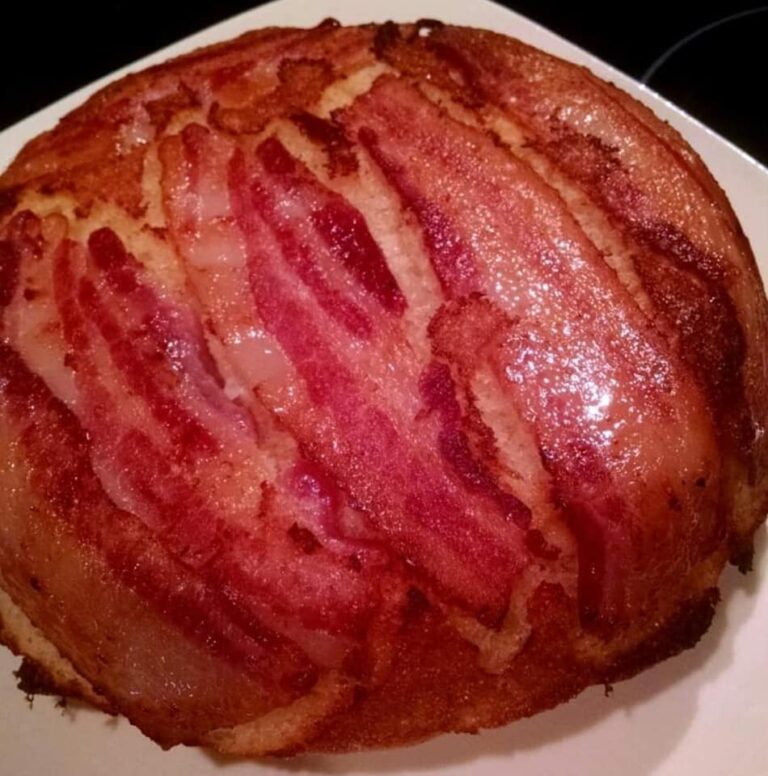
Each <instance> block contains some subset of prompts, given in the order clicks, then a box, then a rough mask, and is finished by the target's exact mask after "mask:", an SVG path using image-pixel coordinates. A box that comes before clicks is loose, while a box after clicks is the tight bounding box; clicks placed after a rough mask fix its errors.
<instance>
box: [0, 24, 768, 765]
mask: <svg viewBox="0 0 768 776" xmlns="http://www.w3.org/2000/svg"><path fill="white" fill-rule="evenodd" d="M0 312H1V313H2V318H1V319H0V320H1V321H2V323H1V324H0V325H1V327H2V328H0V335H1V336H2V341H0V449H2V451H3V467H2V469H0V481H1V482H0V494H1V495H0V514H2V521H1V522H0V640H2V641H3V642H4V643H6V644H7V645H8V646H9V647H10V648H11V649H13V650H14V651H15V652H17V653H18V654H22V655H24V656H25V657H26V662H25V669H24V671H23V672H22V674H21V678H22V680H23V683H24V686H25V688H26V689H27V690H33V691H41V692H42V691H51V690H58V691H59V692H61V693H63V694H66V695H73V696H80V697H82V698H85V699H86V700H88V701H89V702H90V703H92V704H94V705H96V706H98V707H99V708H103V709H104V710H105V711H108V712H111V713H117V712H119V713H123V714H125V715H126V716H127V717H128V718H129V719H130V720H131V721H132V722H134V724H136V725H138V726H139V727H140V728H141V729H142V730H143V731H144V732H146V733H147V734H148V735H150V736H151V737H152V738H154V739H155V740H156V741H158V742H159V743H161V744H163V745H165V746H170V745H173V744H176V743H180V742H184V743H194V744H202V745H207V746H211V747H214V748H216V749H218V750H220V751H222V752H229V753H240V754H253V755H258V754H265V753H275V754H290V753H295V752H300V751H312V750H314V751H348V750H353V749H361V748H370V747H380V746H394V745H398V744H403V743H408V742H413V741H418V740H420V739H423V738H426V737H429V736H431V735H435V734H436V733H439V732H446V731H475V730H477V729H479V728H481V727H488V726H495V725H501V724H504V723H506V722H508V721H511V720H514V719H517V718H520V717H523V716H527V715H530V714H534V713H536V712H538V711H541V710H543V709H546V708H549V707H551V706H553V705H555V704H557V703H560V702H563V701H565V700H567V699H568V698H570V697H572V696H573V695H575V694H576V693H578V692H579V691H581V690H582V689H583V688H584V687H586V686H588V685H589V684H593V683H599V682H609V681H614V680H618V679H622V678H626V677H628V676H631V675H632V674H634V673H636V672H637V671H639V670H641V669H643V668H644V667H646V666H648V665H651V664H653V663H654V662H657V661H658V660H662V659H664V658H666V657H668V656H670V655H672V654H675V653H676V652H678V651H680V650H682V649H685V648H687V647H690V646H693V645H694V644H695V643H696V641H697V640H698V638H699V637H700V636H701V634H702V633H703V632H704V631H705V630H706V628H707V627H708V625H709V622H710V620H711V617H712V615H713V612H714V606H715V603H716V601H717V581H718V577H719V574H720V572H721V570H722V568H723V566H724V564H725V563H726V562H727V560H728V559H729V558H730V559H731V560H732V561H733V562H736V563H739V564H740V565H742V566H744V565H748V563H749V558H750V551H751V544H752V536H753V534H754V531H755V530H756V529H757V527H758V526H759V525H760V523H761V522H762V520H763V517H764V513H765V509H766V500H767V498H766V494H767V491H768V475H767V473H766V472H767V469H768V439H767V438H766V436H765V433H764V430H765V425H766V421H767V420H768V389H767V386H768V350H767V349H766V343H767V341H768V339H767V338H768V323H767V322H768V312H767V310H766V300H765V297H764V294H763V292H762V287H761V284H760V279H759V277H758V274H757V270H756V266H755V262H754V258H753V256H752V254H751V252H750V249H749V245H748V243H747V241H746V239H745V237H744V235H743V234H742V232H741V229H740V227H739V225H738V222H737V221H736V219H735V217H734V215H733V212H732V211H731V209H730V206H729V205H728V202H727V200H726V198H725V196H724V195H723V193H722V191H721V190H720V189H719V187H718V185H717V183H716V182H715V181H714V180H713V179H712V178H711V176H710V175H709V173H708V171H707V170H706V168H705V167H704V166H703V164H702V162H701V160H700V159H699V158H698V157H697V156H696V154H695V153H694V152H693V151H692V150H691V149H690V148H689V147H688V146H687V145H686V144H685V143H684V141H683V140H682V139H681V138H680V137H679V136H678V135H677V134H676V133H675V132H674V131H673V130H672V129H671V128H670V127H668V126H667V125H665V124H663V123H662V122H660V121H659V120H658V119H657V118H656V117H655V116H653V114H651V113H650V112H649V111H648V110H647V109H646V108H644V107H643V106H641V105H640V104H639V103H637V102H635V101H634V100H633V99H631V98H630V97H628V96H627V95H625V94H624V93H622V92H620V91H618V90H617V89H615V88H614V87H612V86H611V85H609V84H606V83H604V82H602V81H599V80H598V79H596V78H595V77H594V76H592V75H591V74H590V73H589V72H588V71H586V70H584V69H582V68H577V67H575V66H573V65H570V64H568V63H565V62H562V61H561V60H557V59H555V58H552V57H550V56H548V55H546V54H543V53H542V52H539V51H536V50H534V49H532V48H530V47H528V46H526V45H524V44H522V43H520V42H518V41H515V40H513V39H510V38H506V37H503V36H500V35H497V34H494V33H490V32H483V31H478V30H469V29H464V28H457V27H449V26H444V25H442V24H439V23H437V22H420V23H418V24H415V25H399V26H398V25H394V24H386V25H381V26H375V25H370V26H365V27H357V28H344V27H340V26H339V25H338V24H336V23H334V22H325V23H323V24H322V25H320V26H319V27H317V28H314V29H311V30H296V29H268V30H261V31H256V32H252V33H247V34H246V35H244V36H242V37H241V38H238V39H237V40H235V41H232V42H230V43H225V44H221V45H218V46H213V47H211V48H208V49H204V50H202V51H199V52H194V53H193V54H190V55H188V56H185V57H182V58H180V59H177V60H174V61H172V62H169V63H167V64H165V65H161V66H159V67H155V68H151V69H150V70H147V71H145V72H143V73H140V74H137V75H132V76H129V77H127V78H125V79H123V80H121V81H119V82H117V83H115V84H113V85H112V86H110V87H108V88H107V89H105V90H103V91H102V92H100V93H98V94H97V95H95V96H94V97H93V98H91V99H90V100H89V101H88V102H87V103H86V104H85V105H83V106H82V107H81V108H79V109H78V110H76V111H74V112H73V113H72V114H70V115H69V116H67V117H65V118H64V119H63V120H62V121H61V122H60V124H59V125H58V126H57V127H56V128H55V129H54V130H52V131H51V132H48V133H45V134H44V135H41V136H40V137H39V138H37V139H35V140H33V141H32V142H31V143H29V144H28V145H27V146H26V147H25V148H24V149H23V150H22V152H21V153H20V154H19V156H18V157H17V159H16V160H15V161H14V163H13V164H12V165H11V167H10V168H9V170H8V171H6V172H5V173H4V175H3V176H2V177H1V178H0Z"/></svg>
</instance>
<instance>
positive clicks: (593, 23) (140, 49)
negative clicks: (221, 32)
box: [0, 0, 768, 164]
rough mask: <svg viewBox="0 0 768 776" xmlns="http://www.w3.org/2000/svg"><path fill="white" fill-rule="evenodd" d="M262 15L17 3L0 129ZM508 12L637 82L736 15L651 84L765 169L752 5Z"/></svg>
mask: <svg viewBox="0 0 768 776" xmlns="http://www.w3.org/2000/svg"><path fill="white" fill-rule="evenodd" d="M361 1H362V2H364V1H365V0H361ZM384 2H386V0H384ZM467 2H472V0H467ZM256 5H260V3H259V2H257V1H256V2H255V1H254V0H223V1H219V2H214V1H213V0H210V1H209V2H197V3H194V2H187V3H184V4H180V3H167V2H164V1H163V0H153V2H149V1H148V0H129V1H128V2H110V1H109V0H105V1H104V2H102V3H99V4H98V5H93V6H86V5H84V4H82V3H77V2H66V1H63V2H59V3H57V4H56V5H52V6H51V7H50V8H49V7H46V6H45V5H40V4H39V3H36V2H28V3H26V4H25V3H24V2H23V0H22V1H21V2H18V0H16V2H14V3H13V5H12V6H10V7H9V6H8V5H6V6H5V8H4V10H3V11H2V12H0V129H2V128H4V127H6V126H8V125H10V124H13V123H14V122H16V121H18V120H20V119H22V118H24V117H25V116H27V115H29V114H30V113H33V112H34V111H36V110H38V109H40V108H43V107H45V106H46V105H48V104H49V103H50V102H53V101H54V100H56V99H58V98H59V97H62V96H64V95H66V94H68V93H69V92H71V91H73V90H74V89H76V88H78V87H80V86H83V85H85V84H87V83H89V82H90V81H93V80H95V79H96V78H99V77H101V76H103V75H105V74H107V73H109V72H111V71H112V70H115V69H116V68H118V67H121V66H123V65H126V64H128V63H130V62H132V61H134V60H135V59H138V58H139V57H141V56H143V55H145V54H149V53H151V52H153V51H155V50H156V49H158V48H161V47H162V46H165V45H167V44H169V43H172V42H174V41H175V40H177V39H179V38H181V37H184V36H186V35H189V34H191V33H193V32H197V31H198V30H201V29H203V28H205V27H207V26H209V25H211V24H213V23H214V22H217V21H221V20H223V19H226V18H227V17H229V16H232V15H234V14H236V13H239V12H241V11H244V10H247V9H249V8H253V7H255V6H256ZM503 5H506V6H507V7H509V8H512V9H514V10H516V11H518V12H520V13H522V14H524V15H525V16H528V17H529V18H531V19H533V20H535V21H537V22H539V23H541V24H543V25H544V26H546V27H549V28H550V29H552V30H553V31H555V32H557V33H559V34H560V35H562V36H564V37H565V38H567V39H569V40H571V41H573V42H574V43H576V44H577V45H580V46H582V47H583V48H585V49H587V50H588V51H590V52H592V53H593V54H596V55H597V56H598V57H600V58H602V59H604V60H606V61H607V62H609V63H611V64H612V65H614V66H616V67H617V68H618V69H619V70H622V71H624V72H625V73H627V74H629V75H631V76H633V77H635V78H638V79H642V78H643V76H644V75H645V74H646V73H647V72H648V71H649V69H650V68H651V67H652V66H653V64H654V62H656V61H657V60H658V59H659V57H661V56H662V55H663V54H664V52H665V51H667V50H668V49H670V47H672V46H674V45H675V44H676V43H677V42H678V41H680V40H682V39H684V38H685V37H686V36H687V35H690V34H691V33H694V32H695V31H696V30H699V29H701V28H702V27H706V26H707V25H709V24H713V23H715V22H717V21H718V20H722V19H726V18H727V17H733V18H730V20H728V21H725V22H723V23H721V24H720V25H719V26H716V27H714V28H713V29H709V30H706V31H704V32H702V33H701V34H699V35H698V36H696V37H695V38H694V39H693V40H691V41H690V42H688V43H687V44H686V45H684V46H683V47H681V48H679V49H678V50H676V52H675V53H674V54H673V55H672V56H670V57H669V58H668V59H667V60H666V61H665V62H664V63H663V64H662V65H661V66H660V67H659V68H658V70H656V71H655V72H654V74H653V75H652V77H651V78H650V80H649V81H648V83H649V86H651V87H652V88H653V89H655V90H656V91H658V92H660V93H661V94H663V95H664V96H666V97H668V98H669V99H671V100H672V101H673V102H675V103H677V104H678V105H680V106H681V107H682V108H683V109H684V110H686V111H688V112H689V113H692V114H693V115H695V116H697V117H698V118H700V119H701V120H702V121H703V122H704V123H705V124H708V125H709V126H711V127H712V128H714V129H715V130H717V131H718V132H720V133H721V134H722V135H724V136H726V137H728V138H729V139H730V140H732V141H733V142H734V143H736V144H737V145H739V146H740V147H741V148H743V149H744V150H745V151H747V152H748V153H750V154H751V155H752V156H754V157H756V158H757V159H760V160H761V161H762V162H763V163H764V164H768V121H766V119H765V115H766V114H767V113H768V110H767V109H766V107H765V102H766V96H767V93H768V90H767V89H766V84H765V82H766V74H768V65H767V64H766V60H767V59H768V58H767V57H766V48H768V5H761V4H760V3H759V2H755V0H752V2H734V0H720V1H719V2H709V3H700V2H697V3H695V4H693V3H692V4H690V5H689V4H687V3H680V4H679V5H678V4H677V3H675V2H674V0H666V2H657V1H656V0H640V2H634V3H633V2H630V3H626V4H625V3H621V4H620V3H614V4H612V5H611V6H609V7H610V9H611V10H607V9H606V6H604V5H601V4H599V3H595V2H590V0H581V1H580V2H574V1H573V0H570V1H566V0H551V1H550V2H547V1H546V0H508V1H507V2H505V3H503ZM308 6H310V7H311V0H308ZM11 8H12V10H11ZM750 11H751V13H748V12H750Z"/></svg>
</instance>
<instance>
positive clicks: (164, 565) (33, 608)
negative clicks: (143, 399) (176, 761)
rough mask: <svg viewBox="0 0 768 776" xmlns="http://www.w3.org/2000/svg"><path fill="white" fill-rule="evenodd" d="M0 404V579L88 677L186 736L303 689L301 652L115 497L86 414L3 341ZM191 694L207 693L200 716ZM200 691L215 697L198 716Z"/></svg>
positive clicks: (146, 720) (143, 717) (138, 714)
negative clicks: (102, 477) (94, 456)
mask: <svg viewBox="0 0 768 776" xmlns="http://www.w3.org/2000/svg"><path fill="white" fill-rule="evenodd" d="M0 408H1V409H2V413H3V414H2V418H3V423H2V425H1V426H0V438H2V440H3V444H4V449H6V450H7V451H8V455H9V458H8V461H7V464H8V465H9V466H14V467H15V468H12V469H9V470H7V471H6V473H5V475H4V476H6V477H7V478H10V479H7V485H8V486H9V487H8V489H7V490H6V491H4V492H3V494H2V496H0V503H2V505H3V514H4V519H3V524H2V529H1V530H0V571H1V572H2V575H3V580H4V584H5V585H10V586H11V587H10V592H11V594H12V595H13V597H14V598H15V599H16V600H18V601H20V602H21V603H22V605H23V606H24V608H25V611H27V612H28V614H29V616H30V617H32V618H33V619H34V620H35V621H36V623H37V624H38V625H39V626H40V627H42V628H44V629H45V632H46V634H47V636H48V638H49V639H51V640H53V642H54V643H55V644H56V646H57V647H58V648H59V650H60V651H61V652H62V653H63V654H64V655H66V656H67V657H68V658H69V659H70V660H71V661H72V662H73V663H74V665H75V666H76V667H77V669H78V671H80V672H81V673H82V674H83V675H84V676H85V677H86V678H88V680H89V681H91V682H92V683H94V685H95V686H98V687H99V688H100V691H101V692H103V693H105V694H106V695H107V696H108V697H109V698H110V699H112V700H116V701H118V702H119V705H120V707H121V708H123V709H124V710H127V711H129V712H130V711H131V710H133V713H134V714H135V717H133V718H134V721H138V723H139V724H140V725H142V727H144V728H145V729H150V730H152V729H153V726H154V725H156V726H157V728H159V729H161V730H162V729H163V724H162V722H163V720H162V719H161V718H162V716H164V715H167V712H168V709H169V708H176V710H177V714H178V725H179V729H180V730H186V732H188V730H187V726H188V725H190V724H191V725H192V726H193V727H199V729H200V730H207V729H209V728H210V727H211V726H217V725H221V724H227V723H228V722H235V721H237V720H239V719H240V717H239V716H238V715H239V714H243V713H245V714H249V713H250V714H259V713H263V712H264V711H266V710H268V708H270V707H271V706H272V704H277V705H280V704H283V703H287V702H289V701H290V700H291V699H293V698H295V697H297V696H299V695H301V694H302V693H303V692H305V691H306V689H307V682H311V681H312V678H311V677H312V675H313V674H312V672H313V670H314V669H313V666H312V665H311V663H309V661H307V659H306V657H305V656H304V655H302V653H301V652H300V651H299V650H298V649H297V648H296V647H295V646H293V645H292V644H290V642H288V641H286V640H285V639H282V638H280V637H278V636H276V635H275V634H273V633H270V632H269V631H268V630H267V629H265V628H263V627H262V626H261V625H260V624H259V623H258V621H257V620H254V619H252V618H248V617H247V616H244V614H243V612H242V611H239V610H238V609H237V608H236V607H235V606H233V604H232V602H231V601H229V600H228V599H227V598H226V597H225V596H223V595H221V594H220V593H219V592H215V591H213V590H212V589H211V588H209V587H207V586H206V585H205V584H203V583H202V582H201V581H200V579H199V578H198V577H197V576H196V575H194V574H192V573H191V572H190V570H189V569H188V568H187V567H186V566H184V565H183V564H181V563H180V562H179V561H178V560H177V559H176V558H174V557H173V556H172V555H171V554H170V553H169V552H168V551H167V550H166V549H164V548H163V546H162V545H161V544H160V543H159V542H158V541H157V538H156V537H155V536H153V535H152V533H151V532H150V531H148V530H147V529H146V527H145V526H144V525H143V524H142V523H141V522H140V521H139V520H138V519H136V518H135V517H134V516H132V515H131V514H129V513H126V512H123V511H121V510H119V509H117V508H115V506H114V505H113V504H111V503H110V501H109V500H108V499H107V498H106V497H105V495H104V492H103V490H102V488H101V485H100V483H99V481H98V480H97V478H96V476H95V475H94V473H93V470H92V468H91V449H90V442H89V440H88V438H87V436H86V432H85V431H84V429H83V428H82V426H81V425H80V423H79V422H78V420H77V418H75V416H74V415H73V414H72V413H71V412H70V411H69V410H67V409H66V408H65V407H64V405H62V404H61V403H60V402H59V401H58V400H57V399H56V398H55V397H54V396H53V395H52V394H51V393H50V391H49V389H48V388H47V387H46V386H45V384H44V383H43V382H42V380H40V379H39V378H38V377H36V376H35V375H33V374H32V373H31V372H30V371H29V369H28V368H27V367H26V365H25V364H24V362H23V361H22V360H21V358H20V357H19V356H18V354H17V353H16V352H15V351H14V350H12V349H11V348H10V347H8V346H7V345H6V344H0ZM16 451H18V454H19V455H20V456H22V457H21V458H19V459H18V460H17V459H16V455H17V452H16ZM13 472H16V475H14V474H13ZM14 477H15V479H13V478H14ZM147 604H149V607H147ZM62 612H66V615H65V616H62ZM184 688H186V690H185V689H184ZM187 692H188V693H189V694H190V697H193V698H197V700H195V702H194V703H193V708H192V709H191V714H192V718H190V717H188V715H187V711H186V705H187V703H188V701H187ZM222 692H225V696H222ZM198 693H199V694H200V697H207V698H209V699H210V704H209V705H208V706H207V709H208V712H207V713H206V714H204V715H202V716H201V715H200V708H199V705H198V702H199V697H198ZM223 697H226V703H222V702H221V700H220V699H222V698H223ZM217 698H218V699H219V700H217ZM149 699H152V700H149ZM195 716H197V717H199V719H197V720H195V719H194V717H195ZM165 723H166V724H165V729H166V733H165V734H164V736H163V737H164V738H166V737H167V736H168V732H167V730H168V727H169V726H168V724H167V720H165ZM206 726H207V727H206ZM174 727H175V723H174V724H172V725H170V728H171V729H174Z"/></svg>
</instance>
